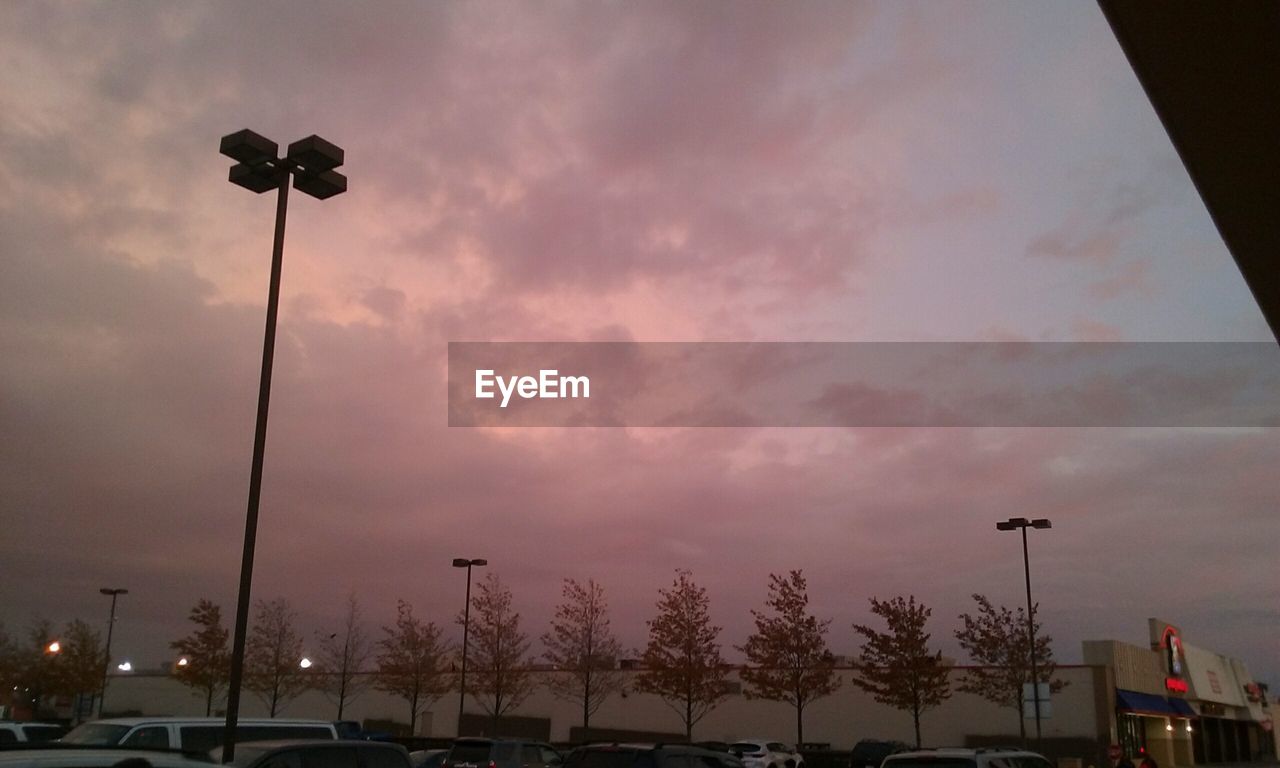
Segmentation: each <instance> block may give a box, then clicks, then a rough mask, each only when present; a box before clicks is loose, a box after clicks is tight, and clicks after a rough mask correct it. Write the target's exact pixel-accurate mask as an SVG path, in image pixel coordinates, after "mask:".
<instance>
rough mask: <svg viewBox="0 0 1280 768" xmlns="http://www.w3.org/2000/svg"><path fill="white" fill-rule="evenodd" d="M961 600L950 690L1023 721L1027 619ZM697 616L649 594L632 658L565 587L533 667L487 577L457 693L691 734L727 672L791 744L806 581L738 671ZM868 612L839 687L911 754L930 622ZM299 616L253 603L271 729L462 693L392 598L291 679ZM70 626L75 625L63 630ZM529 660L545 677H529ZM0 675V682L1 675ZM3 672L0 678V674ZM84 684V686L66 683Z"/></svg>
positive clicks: (925, 697) (420, 705)
mask: <svg viewBox="0 0 1280 768" xmlns="http://www.w3.org/2000/svg"><path fill="white" fill-rule="evenodd" d="M973 597H974V600H975V602H976V604H977V610H976V612H974V613H972V614H969V613H965V614H962V615H961V616H960V619H961V622H962V626H961V628H960V629H958V630H956V632H955V635H956V638H957V640H958V641H959V643H960V645H961V647H963V648H964V649H965V651H966V652H967V653H968V654H969V655H970V656H971V658H972V660H973V662H974V663H975V665H977V666H974V667H971V668H966V670H965V671H964V674H963V675H962V676H960V677H959V678H958V682H957V684H956V688H957V690H959V691H962V692H967V693H974V694H977V695H980V696H983V697H984V698H986V699H988V700H990V701H992V702H994V703H996V704H998V705H1000V706H1002V707H1010V708H1013V709H1016V710H1018V713H1019V718H1018V719H1019V724H1020V725H1021V723H1022V720H1023V718H1022V715H1023V712H1022V686H1023V683H1025V682H1028V681H1029V679H1030V677H1029V673H1028V667H1029V663H1028V661H1029V657H1028V649H1029V647H1030V642H1029V640H1030V636H1029V633H1028V631H1027V623H1026V616H1025V614H1024V613H1023V612H1022V610H1021V609H1018V610H1010V609H1008V608H1005V607H997V606H994V605H993V604H992V603H991V602H990V601H989V600H987V598H985V597H983V596H982V595H974V596H973ZM709 607H710V600H709V598H708V596H707V593H706V590H705V589H704V588H702V587H700V586H698V585H697V584H696V583H695V582H694V580H693V577H692V574H691V573H690V572H689V571H686V570H680V571H677V573H676V577H675V580H674V581H673V583H672V584H671V586H670V587H668V588H666V589H660V590H659V598H658V601H657V605H656V611H655V615H654V618H653V619H651V620H649V621H648V622H647V625H648V629H649V636H648V642H647V643H646V645H645V647H644V649H643V650H642V651H639V652H629V651H627V650H626V649H624V648H623V646H622V645H621V644H620V642H619V641H618V639H617V637H616V636H615V634H614V633H613V630H612V628H611V624H610V617H609V608H608V604H607V601H606V599H605V594H604V590H603V589H602V588H601V586H600V585H599V584H597V583H596V582H595V581H591V580H588V581H587V582H585V583H581V582H578V581H575V580H573V579H566V580H565V583H564V590H563V599H562V601H561V603H560V604H559V605H558V606H557V607H556V610H555V614H554V616H553V618H552V620H551V624H550V628H549V630H548V631H547V632H546V633H544V634H543V635H542V636H541V642H542V645H543V648H544V649H545V650H544V652H543V653H542V656H541V659H537V658H535V657H534V656H533V655H532V654H531V652H530V648H531V640H530V637H529V635H528V634H527V633H526V632H525V631H524V630H523V629H522V628H521V617H520V614H519V613H518V612H517V611H515V609H514V608H513V605H512V595H511V592H510V590H509V589H507V588H506V586H504V585H503V583H502V582H501V581H500V580H499V578H498V576H497V575H496V574H494V573H492V572H491V573H489V574H488V575H487V576H486V577H485V578H484V579H483V580H482V581H481V582H480V583H479V585H478V589H477V591H476V594H475V595H474V596H473V597H472V603H471V615H470V626H469V627H468V635H469V642H468V648H467V662H468V664H467V666H468V670H469V674H468V675H467V677H466V683H465V684H466V688H467V693H468V694H469V695H470V696H471V697H472V698H473V699H474V700H475V701H476V702H477V703H478V705H479V706H480V707H481V708H482V709H483V711H484V712H485V713H486V714H488V715H489V716H490V717H491V718H493V719H494V721H495V723H496V721H497V720H498V719H499V718H501V717H502V716H503V715H505V714H507V713H509V712H511V711H512V710H513V709H514V708H516V707H518V706H519V705H520V704H521V703H522V702H523V701H524V700H525V699H526V698H528V696H529V695H530V694H531V693H532V692H533V691H534V690H535V686H536V685H538V684H545V685H547V687H548V688H550V690H551V691H552V693H553V694H554V695H556V696H557V697H559V698H561V699H564V700H568V701H572V702H574V703H575V704H576V705H577V706H578V707H579V708H580V710H581V713H582V725H583V728H584V729H586V728H589V727H590V724H591V717H592V716H593V715H594V714H595V713H596V711H597V710H598V709H599V708H600V706H601V705H602V704H603V703H604V701H606V700H607V699H608V698H609V697H611V696H613V695H615V694H617V693H619V692H622V691H623V689H624V685H630V686H631V687H632V689H634V690H636V691H638V692H642V693H651V694H654V695H657V696H658V697H660V698H661V699H662V700H663V701H664V702H665V703H666V704H667V705H668V706H669V707H670V708H671V709H672V710H673V711H674V712H675V713H676V714H677V715H678V716H679V718H680V721H681V723H682V724H683V726H684V730H685V734H686V736H688V737H689V738H692V734H693V728H694V726H695V725H696V724H697V723H698V722H699V721H700V720H701V719H702V718H703V717H705V716H706V715H707V714H708V713H709V712H711V711H712V710H713V709H715V708H716V706H718V705H719V704H720V703H721V702H722V701H723V700H724V699H725V697H726V696H727V695H729V691H730V686H729V679H728V678H729V675H730V673H731V672H732V671H734V670H735V669H737V672H738V675H739V679H740V680H741V683H742V693H743V694H744V695H745V696H747V697H748V698H758V699H767V700H772V701H781V702H786V703H787V704H789V705H791V706H792V707H793V708H794V710H795V714H796V741H797V742H802V741H803V740H804V713H805V709H806V707H808V706H809V705H810V704H812V703H813V702H815V701H817V700H819V699H822V698H824V697H826V696H829V695H831V694H832V693H834V692H836V691H837V690H839V688H840V686H841V684H842V679H841V676H840V674H839V672H838V666H839V665H838V660H837V659H836V657H835V655H834V654H833V653H832V652H831V651H830V649H829V648H828V645H827V633H828V631H829V629H830V625H831V621H830V620H829V619H819V618H818V617H816V616H814V615H813V614H812V613H811V612H810V610H809V597H808V590H807V584H806V581H805V578H804V575H803V573H802V572H801V571H798V570H797V571H790V572H789V573H787V574H786V575H778V574H773V575H771V576H770V577H769V590H768V596H767V598H766V600H765V604H764V607H763V610H758V611H757V610H753V611H752V616H753V618H754V622H755V630H754V631H753V632H752V633H751V635H750V636H749V637H748V638H747V640H746V642H745V643H744V644H743V645H741V646H736V648H737V650H738V651H740V652H741V653H742V654H744V655H745V657H746V661H747V663H746V664H745V665H742V666H740V667H735V666H734V665H730V664H728V663H726V662H725V660H724V657H723V655H722V653H721V648H722V646H721V644H720V640H719V636H720V631H721V628H720V627H718V626H716V625H714V624H713V623H712V622H711V617H710V612H709ZM871 611H872V613H873V614H874V615H876V616H878V617H879V618H880V619H882V620H883V622H884V624H885V628H884V629H878V628H875V627H871V626H864V625H861V624H855V625H854V627H853V629H854V630H855V632H856V633H857V634H858V635H859V636H860V637H861V639H862V644H861V649H860V653H859V656H858V658H857V659H856V660H853V661H851V662H850V663H849V664H848V666H849V667H851V669H852V673H851V674H850V676H849V677H850V680H851V682H852V683H853V684H854V685H856V686H857V687H859V688H861V689H863V690H865V691H867V692H869V693H870V694H872V696H874V698H875V699H876V701H878V702H880V703H883V704H887V705H889V706H892V707H896V708H898V709H901V710H905V711H907V712H909V713H910V714H911V716H912V720H913V723H914V726H915V735H916V742H917V744H919V742H920V718H921V715H922V714H924V713H925V712H927V711H928V710H929V709H931V708H934V707H936V706H938V705H939V704H941V703H942V702H943V701H945V700H946V699H947V698H949V697H950V696H951V693H952V690H951V684H952V679H953V677H952V675H950V674H949V667H948V665H947V664H945V663H944V662H943V659H942V655H941V652H940V651H934V650H931V648H930V637H931V636H930V634H929V633H928V632H927V631H926V625H927V623H928V620H929V617H930V615H931V611H930V610H929V609H928V608H927V607H925V606H924V605H921V604H919V603H917V602H916V600H915V598H914V597H907V598H904V597H895V598H892V599H889V600H879V599H876V598H871ZM464 616H465V614H464V613H460V614H459V615H458V617H457V619H456V621H457V623H458V624H459V625H462V624H464V623H465V622H464ZM296 619H297V615H296V613H295V612H294V611H293V609H292V608H291V607H290V606H289V603H288V602H287V601H285V600H283V599H277V600H271V601H259V602H258V603H257V604H256V605H255V612H254V620H253V622H252V624H251V625H250V626H251V628H250V632H249V636H248V638H247V643H246V651H245V675H244V686H245V688H246V689H247V690H249V691H250V692H252V693H254V694H255V695H257V696H258V697H259V698H260V699H261V700H262V701H263V703H264V704H265V705H266V706H267V707H268V709H269V711H270V713H271V715H272V716H273V717H274V716H275V715H276V714H277V713H278V712H280V711H281V710H282V709H283V708H284V706H285V705H286V704H288V702H289V701H291V700H292V699H294V698H296V697H297V696H298V695H300V694H301V693H302V692H304V691H306V690H308V689H316V690H319V691H321V692H323V693H324V694H325V695H326V696H328V697H329V698H330V699H331V700H332V701H333V702H334V703H335V704H336V705H337V717H338V718H339V719H341V718H342V717H343V713H344V710H345V708H346V706H347V705H348V704H349V703H350V702H351V700H352V699H354V698H355V697H356V696H358V695H360V694H361V693H362V692H364V691H365V690H367V689H368V688H369V687H370V686H373V687H375V688H377V689H378V690H381V691H384V692H387V693H389V694H392V695H394V696H397V697H399V698H402V699H403V700H404V701H405V703H406V704H407V705H408V712H407V714H408V715H409V722H410V727H411V728H415V727H416V724H417V721H418V718H419V717H420V716H421V715H422V713H423V712H425V711H427V710H428V709H429V708H430V707H431V705H432V704H433V703H434V702H435V701H436V700H437V699H439V698H440V697H441V696H443V695H445V694H446V693H448V692H450V691H456V690H458V689H459V686H460V674H459V672H460V668H459V667H460V664H459V649H458V648H457V647H456V646H455V644H454V643H452V642H451V641H449V640H447V639H445V638H443V637H442V632H441V628H440V627H438V626H437V625H436V624H435V623H433V622H431V621H423V620H422V619H420V618H418V617H416V616H415V615H414V613H413V607H412V606H411V605H410V604H409V603H407V602H405V601H403V600H401V601H399V603H398V606H397V613H396V620H395V622H394V624H392V625H389V626H384V627H382V628H381V632H380V633H379V635H378V636H376V637H371V636H370V635H369V634H368V633H367V632H366V630H365V627H364V624H363V622H362V620H361V611H360V606H359V604H358V602H357V600H356V598H355V597H354V596H351V597H349V598H348V602H347V608H346V612H345V615H344V617H343V620H342V622H341V624H340V626H338V627H337V629H336V631H333V632H327V631H322V632H318V633H317V635H316V648H317V650H318V651H319V652H318V653H317V654H316V656H315V658H313V659H310V662H311V666H309V667H308V668H307V669H300V668H299V659H300V658H301V657H302V654H303V648H304V640H303V637H302V636H301V635H300V634H299V633H298V632H297V630H295V628H294V624H295V621H296ZM190 620H191V622H192V624H193V625H194V628H193V630H192V631H191V633H190V634H188V635H186V636H185V637H182V638H180V639H178V640H175V641H173V642H172V643H171V644H170V645H171V647H172V648H173V650H174V651H176V652H177V653H178V654H179V660H178V662H177V664H175V666H174V668H173V674H174V676H175V677H176V678H177V679H178V680H180V681H181V682H183V683H184V684H186V685H188V686H190V687H192V688H193V689H196V690H198V691H200V692H201V693H202V694H203V695H204V699H205V708H206V713H211V712H212V710H213V704H214V701H215V699H216V698H217V697H218V696H219V695H220V694H221V693H222V692H223V691H224V690H225V687H226V685H227V679H228V677H229V669H230V651H229V648H228V641H229V634H230V633H229V632H228V631H227V629H226V628H225V627H224V626H223V623H222V612H221V610H220V608H219V607H218V606H217V605H215V604H214V603H212V602H210V601H208V600H200V601H199V602H198V603H197V604H196V606H195V607H194V608H193V609H192V611H191V614H190ZM77 624H83V622H78V623H77V622H73V625H72V626H76V625H77ZM68 629H69V631H68V637H70V636H71V635H72V633H71V631H70V630H71V627H69V628H68ZM42 631H43V635H42V637H47V636H48V635H49V632H48V626H47V623H46V625H45V626H44V628H43V630H42ZM77 632H78V635H79V636H81V641H82V643H83V644H87V646H92V645H93V643H92V642H90V640H92V637H93V636H96V633H94V632H92V630H89V629H88V627H87V626H83V627H80V629H78V630H77ZM35 634H39V633H35ZM35 634H33V636H32V637H33V640H34V639H36V638H35ZM1034 634H1035V638H1036V639H1035V644H1036V657H1037V661H1038V662H1039V664H1038V673H1039V678H1040V682H1048V683H1050V684H1051V689H1052V690H1058V689H1061V687H1062V686H1063V685H1064V683H1063V682H1062V681H1060V680H1056V679H1054V677H1053V674H1054V669H1055V667H1054V662H1053V651H1052V647H1051V640H1050V638H1049V637H1048V636H1047V635H1044V634H1043V633H1042V632H1040V628H1039V625H1038V622H1037V626H1036V627H1035V633H1034ZM86 635H88V636H89V637H87V638H86ZM3 637H4V636H3V632H2V631H0V639H2V638H3ZM37 645H39V644H38V643H37ZM0 650H2V648H0ZM4 655H5V656H7V655H8V654H4ZM81 655H83V654H81ZM634 657H638V664H637V665H636V666H637V670H636V671H635V673H634V675H631V676H628V675H627V674H625V673H624V672H623V671H622V670H621V669H620V666H621V661H622V660H623V659H625V658H634ZM31 660H32V659H30V658H28V659H27V661H28V662H30V661H31ZM36 660H37V661H40V659H36ZM540 662H541V664H542V665H543V668H544V669H547V670H549V674H542V675H536V676H535V675H534V674H532V673H533V671H534V670H535V668H537V667H538V666H539V663H540ZM103 663H105V659H104V658H103V659H101V663H99V664H98V665H97V667H96V673H97V675H98V676H99V677H98V680H99V681H100V678H101V674H102V670H103V666H102V664H103ZM371 663H372V664H371ZM0 664H3V662H0ZM19 666H21V665H19ZM0 672H5V669H4V667H3V666H0ZM8 676H9V675H7V674H0V678H6V677H8ZM89 682H91V681H90V680H89V679H88V678H85V680H80V681H76V682H74V683H72V682H68V683H67V684H68V685H71V686H72V687H74V686H77V685H80V686H83V685H86V684H87V683H89ZM95 689H96V686H95V687H89V688H81V690H95ZM44 690H51V689H49V688H46V689H44Z"/></svg>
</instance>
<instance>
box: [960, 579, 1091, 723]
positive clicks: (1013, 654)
mask: <svg viewBox="0 0 1280 768" xmlns="http://www.w3.org/2000/svg"><path fill="white" fill-rule="evenodd" d="M973 599H974V601H975V602H977V604H978V614H977V615H976V616H971V615H969V614H967V613H962V614H960V621H961V622H963V624H964V626H963V627H962V628H961V629H958V630H956V639H957V640H959V641H960V647H961V648H964V649H965V651H967V652H968V654H969V656H970V658H972V659H973V661H974V662H975V663H977V664H979V665H981V666H979V667H976V668H972V669H967V670H965V674H964V677H963V678H961V680H960V684H959V686H958V688H959V689H960V690H961V691H964V692H965V693H974V694H977V695H979V696H981V697H983V698H984V699H986V700H987V701H990V702H992V703H994V704H997V705H999V706H1001V707H1009V708H1011V709H1016V710H1017V711H1018V728H1019V733H1020V735H1021V736H1022V738H1023V739H1026V737H1027V721H1026V716H1027V715H1026V712H1024V710H1023V699H1022V685H1023V683H1026V682H1028V681H1029V680H1030V678H1031V660H1030V659H1029V658H1028V655H1027V647H1028V637H1027V615H1026V613H1025V612H1024V611H1023V610H1022V609H1021V608H1019V609H1017V610H1016V611H1012V610H1010V609H1008V608H1006V607H1004V606H1003V605H1002V606H1000V607H999V608H996V607H995V606H993V605H992V604H991V601H990V600H988V599H987V598H986V597H984V596H983V595H976V594H975V595H974V596H973ZM1035 607H1037V608H1038V607H1039V606H1035ZM1033 632H1034V634H1035V638H1036V674H1037V676H1038V677H1039V680H1038V681H1037V682H1040V683H1048V684H1049V690H1050V691H1051V692H1053V693H1056V692H1058V691H1060V690H1062V689H1063V688H1064V687H1066V685H1067V683H1066V681H1065V680H1059V679H1055V678H1054V677H1053V673H1054V670H1055V669H1057V665H1056V664H1055V663H1054V661H1053V646H1052V642H1053V640H1052V638H1050V637H1049V636H1048V635H1046V634H1043V633H1042V632H1041V631H1040V622H1039V621H1037V622H1035V627H1034V630H1033Z"/></svg>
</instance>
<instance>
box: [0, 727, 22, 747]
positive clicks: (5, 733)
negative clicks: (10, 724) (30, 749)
mask: <svg viewBox="0 0 1280 768" xmlns="http://www.w3.org/2000/svg"><path fill="white" fill-rule="evenodd" d="M17 740H18V734H16V733H14V732H13V731H11V730H9V729H8V728H0V744H12V743H14V742H16V741H17Z"/></svg>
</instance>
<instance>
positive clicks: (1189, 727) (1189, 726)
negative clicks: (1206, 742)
mask: <svg viewBox="0 0 1280 768" xmlns="http://www.w3.org/2000/svg"><path fill="white" fill-rule="evenodd" d="M1187 733H1191V723H1187Z"/></svg>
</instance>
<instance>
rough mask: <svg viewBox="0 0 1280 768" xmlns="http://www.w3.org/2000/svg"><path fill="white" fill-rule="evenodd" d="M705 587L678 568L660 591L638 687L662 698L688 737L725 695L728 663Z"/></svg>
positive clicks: (650, 624)
mask: <svg viewBox="0 0 1280 768" xmlns="http://www.w3.org/2000/svg"><path fill="white" fill-rule="evenodd" d="M709 605H710V600H709V599H708V598H707V591H706V590H705V589H703V588H702V587H699V586H698V585H697V584H695V583H694V582H693V575H692V574H691V573H690V572H689V571H687V570H677V571H676V580H675V582H674V583H673V584H672V585H671V589H659V590H658V605H657V611H658V615H657V616H655V617H654V618H653V619H652V620H650V621H649V622H648V626H649V643H648V645H647V646H646V647H645V650H644V655H643V656H642V657H641V661H642V663H643V665H644V667H645V669H644V671H643V672H641V673H640V674H639V675H637V676H636V683H635V687H636V690H637V691H641V692H643V693H654V694H657V695H658V696H661V697H662V700H663V702H664V703H666V705H667V706H668V707H671V709H672V710H674V711H675V712H676V714H678V715H679V716H680V719H681V720H682V721H683V722H684V735H685V738H686V739H688V740H690V741H692V740H693V726H695V725H697V723H698V721H699V720H701V719H702V718H703V717H705V716H706V715H707V713H708V712H710V711H711V710H713V709H715V708H716V706H717V705H719V704H720V702H721V701H723V700H724V697H725V695H726V693H727V686H726V685H725V677H726V671H725V664H724V659H723V658H721V656H720V644H719V643H717V642H716V638H717V637H719V635H720V627H717V626H714V625H713V624H712V623H711V615H710V613H709V612H708V606H709Z"/></svg>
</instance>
